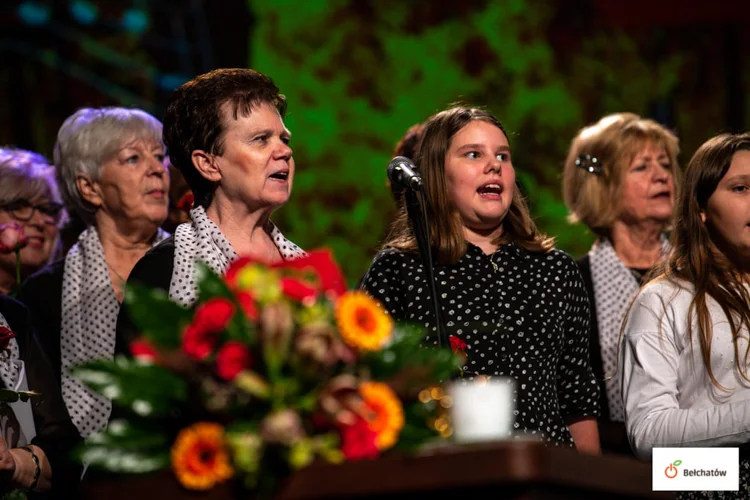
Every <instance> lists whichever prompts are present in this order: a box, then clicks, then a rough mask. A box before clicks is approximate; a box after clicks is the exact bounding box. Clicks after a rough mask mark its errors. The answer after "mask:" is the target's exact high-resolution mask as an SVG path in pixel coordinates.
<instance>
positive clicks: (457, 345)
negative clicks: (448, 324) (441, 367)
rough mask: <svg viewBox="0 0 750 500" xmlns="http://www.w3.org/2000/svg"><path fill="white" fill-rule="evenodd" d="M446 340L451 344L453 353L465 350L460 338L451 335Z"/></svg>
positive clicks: (464, 343)
mask: <svg viewBox="0 0 750 500" xmlns="http://www.w3.org/2000/svg"><path fill="white" fill-rule="evenodd" d="M448 340H449V341H450V343H451V350H452V351H453V352H459V353H461V352H464V351H465V350H466V342H464V341H463V340H461V338H460V337H456V336H455V335H451V336H450V337H449V338H448Z"/></svg>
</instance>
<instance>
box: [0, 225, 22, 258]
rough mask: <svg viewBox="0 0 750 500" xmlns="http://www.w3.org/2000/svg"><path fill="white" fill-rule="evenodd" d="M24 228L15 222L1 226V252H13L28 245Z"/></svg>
mask: <svg viewBox="0 0 750 500" xmlns="http://www.w3.org/2000/svg"><path fill="white" fill-rule="evenodd" d="M26 243H28V240H27V239H26V235H24V234H23V228H22V227H21V226H20V225H18V224H17V223H15V222H8V223H7V224H3V225H2V226H0V253H13V252H16V251H18V250H20V249H22V248H23V247H25V246H26Z"/></svg>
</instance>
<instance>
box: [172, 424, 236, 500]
mask: <svg viewBox="0 0 750 500" xmlns="http://www.w3.org/2000/svg"><path fill="white" fill-rule="evenodd" d="M172 468H173V469H174V472H175V474H176V475H177V479H178V480H179V481H180V483H181V484H182V485H183V486H184V487H186V488H188V489H191V490H207V489H210V488H212V487H214V486H215V485H216V484H217V483H220V482H222V481H226V480H227V479H229V478H231V477H232V475H233V474H234V471H233V470H232V466H231V465H230V463H229V454H227V452H226V449H225V441H224V429H223V428H222V427H221V426H220V425H219V424H213V423H208V422H199V423H197V424H194V425H192V426H190V427H188V428H186V429H183V430H182V431H180V434H179V435H178V436H177V439H176V440H175V443H174V445H172Z"/></svg>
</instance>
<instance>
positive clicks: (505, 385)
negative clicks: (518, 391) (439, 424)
mask: <svg viewBox="0 0 750 500" xmlns="http://www.w3.org/2000/svg"><path fill="white" fill-rule="evenodd" d="M514 386H515V384H514V380H513V379H511V378H507V377H500V378H492V379H489V380H487V379H485V378H482V379H479V380H476V381H456V382H453V383H452V384H450V385H449V386H448V395H449V396H450V398H451V400H452V401H451V403H452V404H451V408H450V417H451V424H452V425H453V436H454V438H455V440H456V441H457V442H460V443H469V442H482V441H496V440H500V439H507V438H510V436H511V434H512V432H513V422H514V418H513V410H514V409H515V408H514V406H513V389H514Z"/></svg>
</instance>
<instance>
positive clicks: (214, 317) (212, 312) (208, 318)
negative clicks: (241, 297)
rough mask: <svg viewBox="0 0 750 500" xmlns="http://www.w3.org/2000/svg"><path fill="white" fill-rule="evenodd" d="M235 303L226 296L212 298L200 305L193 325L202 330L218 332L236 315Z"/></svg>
mask: <svg viewBox="0 0 750 500" xmlns="http://www.w3.org/2000/svg"><path fill="white" fill-rule="evenodd" d="M234 310H235V307H234V304H232V301H231V300H229V299H225V298H215V299H210V300H207V301H206V302H204V303H203V304H201V305H199V306H198V309H196V310H195V315H194V316H193V325H195V326H196V327H198V328H199V329H200V330H205V331H207V332H212V333H218V332H220V331H222V330H223V329H224V328H226V327H227V325H228V324H229V322H230V321H231V320H232V316H234Z"/></svg>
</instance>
